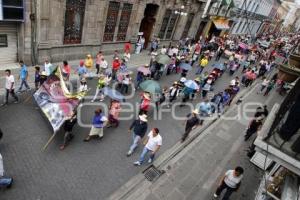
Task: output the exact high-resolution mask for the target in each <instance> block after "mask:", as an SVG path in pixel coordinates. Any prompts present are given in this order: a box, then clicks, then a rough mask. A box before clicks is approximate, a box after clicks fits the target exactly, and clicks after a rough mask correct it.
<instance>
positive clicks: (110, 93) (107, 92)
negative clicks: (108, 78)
mask: <svg viewBox="0 0 300 200" xmlns="http://www.w3.org/2000/svg"><path fill="white" fill-rule="evenodd" d="M102 92H103V94H104V95H106V96H109V97H110V98H111V99H114V100H117V101H124V100H125V97H124V96H123V95H122V94H121V93H120V92H118V91H117V90H114V89H111V88H109V87H104V88H103V89H102Z"/></svg>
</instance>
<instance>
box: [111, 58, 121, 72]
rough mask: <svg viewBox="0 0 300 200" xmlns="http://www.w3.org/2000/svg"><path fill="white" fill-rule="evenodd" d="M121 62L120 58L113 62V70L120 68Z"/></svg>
mask: <svg viewBox="0 0 300 200" xmlns="http://www.w3.org/2000/svg"><path fill="white" fill-rule="evenodd" d="M120 65H121V63H120V62H119V61H118V60H114V61H113V64H112V68H113V70H119V68H120Z"/></svg>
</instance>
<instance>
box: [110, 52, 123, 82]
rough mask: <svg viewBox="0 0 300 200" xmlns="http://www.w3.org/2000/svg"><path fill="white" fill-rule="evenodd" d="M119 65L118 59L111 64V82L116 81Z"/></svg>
mask: <svg viewBox="0 0 300 200" xmlns="http://www.w3.org/2000/svg"><path fill="white" fill-rule="evenodd" d="M120 66H121V63H120V61H119V58H118V57H117V58H115V59H114V61H113V63H112V80H116V78H117V72H118V70H119V69H120Z"/></svg>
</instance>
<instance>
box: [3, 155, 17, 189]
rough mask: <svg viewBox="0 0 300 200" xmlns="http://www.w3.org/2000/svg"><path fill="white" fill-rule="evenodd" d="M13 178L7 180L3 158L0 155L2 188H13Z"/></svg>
mask: <svg viewBox="0 0 300 200" xmlns="http://www.w3.org/2000/svg"><path fill="white" fill-rule="evenodd" d="M13 181H14V180H13V178H11V177H9V178H5V177H4V167H3V158H2V155H1V153H0V187H6V188H11V186H12V184H13Z"/></svg>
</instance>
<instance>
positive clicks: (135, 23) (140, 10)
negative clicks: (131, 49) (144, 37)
mask: <svg viewBox="0 0 300 200" xmlns="http://www.w3.org/2000/svg"><path fill="white" fill-rule="evenodd" d="M145 8H146V2H145V1H142V2H141V1H139V3H137V4H134V5H133V10H132V13H131V19H130V24H131V26H132V27H131V28H130V35H131V39H132V40H135V39H137V34H138V32H139V29H140V25H141V21H142V19H143V18H144V12H145ZM128 28H129V27H128ZM128 33H129V30H128Z"/></svg>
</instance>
